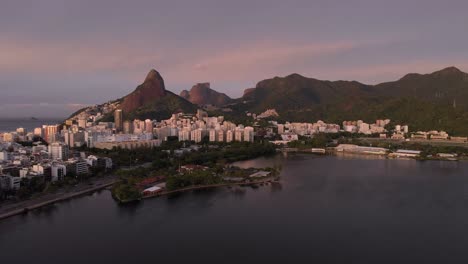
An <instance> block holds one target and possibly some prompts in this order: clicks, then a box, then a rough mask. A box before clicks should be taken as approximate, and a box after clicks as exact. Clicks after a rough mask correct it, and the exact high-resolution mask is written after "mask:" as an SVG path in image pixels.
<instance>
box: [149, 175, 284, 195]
mask: <svg viewBox="0 0 468 264" xmlns="http://www.w3.org/2000/svg"><path fill="white" fill-rule="evenodd" d="M265 183H279V180H278V179H277V178H272V177H270V178H266V179H262V180H258V181H252V182H233V183H219V184H211V185H198V186H190V187H186V188H182V189H177V190H172V191H163V192H160V193H156V194H153V195H147V196H143V197H142V198H141V199H142V200H144V199H150V198H155V197H159V196H165V195H170V194H174V193H181V192H188V191H193V190H202V189H214V188H219V187H228V186H249V185H255V184H265Z"/></svg>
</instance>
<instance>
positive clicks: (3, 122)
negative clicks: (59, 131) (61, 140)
mask: <svg viewBox="0 0 468 264" xmlns="http://www.w3.org/2000/svg"><path fill="white" fill-rule="evenodd" d="M62 122H63V119H62V120H60V119H42V118H38V119H37V120H36V119H31V118H0V132H11V131H15V130H16V129H17V128H18V127H23V128H25V129H26V130H27V131H33V130H34V128H36V127H41V126H42V125H53V124H60V123H62Z"/></svg>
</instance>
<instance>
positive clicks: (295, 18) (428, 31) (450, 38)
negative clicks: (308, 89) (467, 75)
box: [0, 0, 468, 118]
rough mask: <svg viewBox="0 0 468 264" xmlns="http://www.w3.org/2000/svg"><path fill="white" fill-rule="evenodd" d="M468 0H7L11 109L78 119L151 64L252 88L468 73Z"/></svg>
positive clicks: (174, 76)
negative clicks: (292, 77) (294, 77)
mask: <svg viewBox="0 0 468 264" xmlns="http://www.w3.org/2000/svg"><path fill="white" fill-rule="evenodd" d="M467 10H468V1H466V0H459V1H456V0H446V1H440V0H438V1H434V0H419V1H414V0H392V1H388V0H385V1H382V0H360V1H359V0H342V1H335V0H326V1H325V0H324V1H322V0H298V1H294V0H288V1H284V0H282V1H279V0H236V1H232V0H228V1H225V0H186V1H179V0H171V1H159V0H152V1H150V0H132V1H127V0H80V1H73V0H68V1H66V0H62V1H59V0H41V1H37V0H29V1H28V0H1V8H0V32H1V33H0V118H2V117H28V116H36V117H66V116H68V115H69V114H70V113H72V112H73V111H75V110H77V109H79V108H81V107H83V106H86V105H93V104H99V103H103V102H106V101H109V100H112V99H116V98H120V97H122V96H124V95H126V94H128V93H130V92H131V91H133V90H134V89H135V87H136V86H137V85H138V84H140V83H141V82H142V81H143V80H144V78H145V76H146V74H147V73H148V71H149V70H150V69H153V68H154V69H156V70H157V71H159V72H160V73H161V75H162V76H163V78H164V80H165V84H166V89H167V90H170V91H173V92H175V93H179V92H180V91H181V90H183V89H190V88H191V87H192V86H193V85H194V84H195V83H199V82H210V83H211V87H212V88H214V89H216V90H218V91H221V92H224V93H226V94H228V95H229V96H231V97H234V98H235V97H240V96H241V95H242V93H243V90H244V89H246V88H250V87H255V85H256V83H257V82H259V81H261V80H263V79H267V78H272V77H275V76H286V75H289V74H291V73H299V74H301V75H304V76H307V77H313V78H317V79H323V80H357V81H360V82H363V83H367V84H376V83H379V82H384V81H393V80H396V79H399V78H401V77H402V76H403V75H405V74H406V73H410V72H417V73H430V72H433V71H436V70H440V69H442V68H445V67H448V66H455V67H458V68H459V69H460V70H462V71H465V72H468V34H467V32H468V31H467V30H468V15H467V12H466V11H467Z"/></svg>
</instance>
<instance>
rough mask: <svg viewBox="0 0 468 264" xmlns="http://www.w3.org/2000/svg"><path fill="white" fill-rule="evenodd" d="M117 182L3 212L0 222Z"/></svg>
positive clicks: (112, 181)
mask: <svg viewBox="0 0 468 264" xmlns="http://www.w3.org/2000/svg"><path fill="white" fill-rule="evenodd" d="M117 181H118V180H115V179H113V180H111V181H110V182H106V183H102V184H99V185H97V186H93V187H91V188H88V189H85V190H80V191H76V192H72V193H66V194H63V195H61V196H60V197H55V198H50V199H47V200H46V201H41V202H36V203H33V204H31V205H27V206H20V208H16V209H12V210H7V212H4V213H1V214H0V220H4V219H7V218H9V217H12V216H15V215H19V214H25V213H28V212H29V211H32V210H35V209H39V208H42V207H45V206H48V205H51V204H54V203H58V202H62V201H65V200H69V199H73V198H76V197H79V196H82V195H85V194H89V193H94V192H96V191H99V190H102V189H105V188H107V187H110V186H112V185H113V184H115V183H116V182H117Z"/></svg>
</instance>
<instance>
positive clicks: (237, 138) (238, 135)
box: [234, 129, 244, 141]
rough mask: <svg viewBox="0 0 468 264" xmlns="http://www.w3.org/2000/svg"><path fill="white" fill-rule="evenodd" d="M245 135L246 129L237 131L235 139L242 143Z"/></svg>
mask: <svg viewBox="0 0 468 264" xmlns="http://www.w3.org/2000/svg"><path fill="white" fill-rule="evenodd" d="M243 134H244V129H236V130H235V131H234V139H235V140H236V141H242V136H243Z"/></svg>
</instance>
